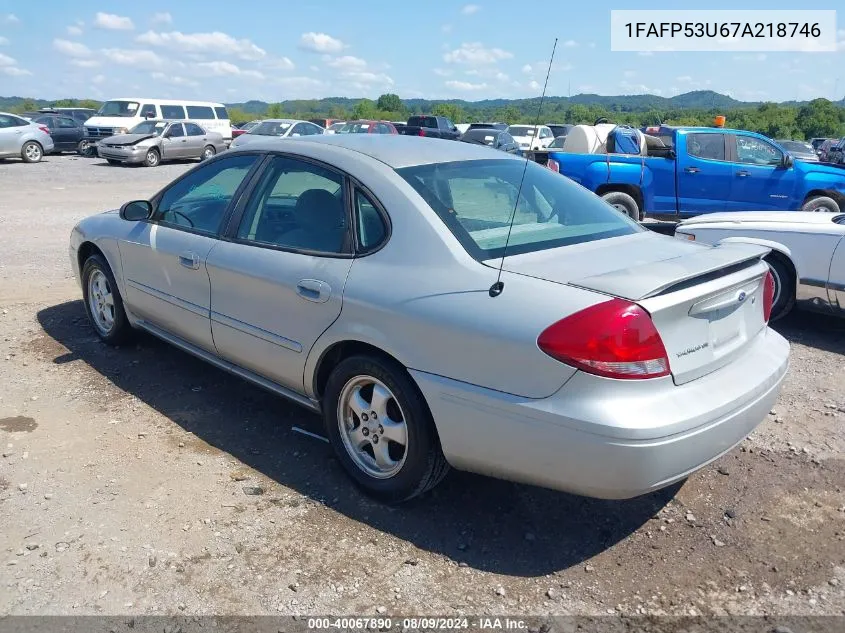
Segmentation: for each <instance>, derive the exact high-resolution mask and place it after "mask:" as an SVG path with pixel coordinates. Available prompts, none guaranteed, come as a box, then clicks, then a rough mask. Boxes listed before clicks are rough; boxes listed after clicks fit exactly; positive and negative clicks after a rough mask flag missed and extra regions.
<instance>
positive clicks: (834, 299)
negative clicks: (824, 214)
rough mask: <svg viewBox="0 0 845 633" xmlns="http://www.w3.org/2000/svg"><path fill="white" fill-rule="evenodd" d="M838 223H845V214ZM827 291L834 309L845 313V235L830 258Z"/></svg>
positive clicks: (838, 219) (841, 313) (844, 229)
mask: <svg viewBox="0 0 845 633" xmlns="http://www.w3.org/2000/svg"><path fill="white" fill-rule="evenodd" d="M837 224H841V225H845V216H842V217H840V218H837ZM843 231H845V228H843ZM827 293H828V298H829V299H830V305H831V306H832V307H833V309H834V311H837V312H839V314H840V315H845V236H843V237H842V238H840V240H839V244H837V245H836V248H835V249H834V251H833V258H832V259H831V260H830V272H829V273H828V280H827Z"/></svg>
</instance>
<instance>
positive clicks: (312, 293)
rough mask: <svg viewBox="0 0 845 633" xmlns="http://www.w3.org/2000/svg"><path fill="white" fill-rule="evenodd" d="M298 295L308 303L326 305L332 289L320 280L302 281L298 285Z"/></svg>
mask: <svg viewBox="0 0 845 633" xmlns="http://www.w3.org/2000/svg"><path fill="white" fill-rule="evenodd" d="M296 294H298V295H299V296H300V297H302V298H303V299H305V300H306V301H313V302H314V303H325V302H326V301H328V300H329V297H330V296H331V294H332V288H331V286H329V284H327V283H326V282H325V281H320V280H319V279H300V280H299V282H298V283H297V284H296Z"/></svg>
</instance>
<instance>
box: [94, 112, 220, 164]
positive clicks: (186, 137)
mask: <svg viewBox="0 0 845 633" xmlns="http://www.w3.org/2000/svg"><path fill="white" fill-rule="evenodd" d="M225 149H226V143H225V142H224V140H223V136H222V135H221V134H220V133H219V132H211V131H209V130H206V129H204V128H203V127H202V126H201V125H199V124H197V123H193V122H190V121H163V120H154V119H150V120H148V121H142V122H141V123H139V124H138V125H136V126H135V127H133V128H132V129H131V130H129V133H128V134H118V135H116V136H109V137H107V138H104V139H103V140H101V141H99V142H98V143H97V155H98V156H100V157H101V158H105V159H106V160H107V161H108V162H109V164H111V165H119V164H121V163H141V164H143V165H146V166H147V167H155V166H156V165H158V164H159V163H161V162H162V161H165V160H182V159H187V158H199V159H200V160H208V159H209V158H211V157H212V156H214V155H215V154H217V153H218V152H222V151H223V150H225Z"/></svg>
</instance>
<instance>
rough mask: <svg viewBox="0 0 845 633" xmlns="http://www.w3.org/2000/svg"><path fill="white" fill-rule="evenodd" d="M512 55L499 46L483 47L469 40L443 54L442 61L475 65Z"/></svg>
mask: <svg viewBox="0 0 845 633" xmlns="http://www.w3.org/2000/svg"><path fill="white" fill-rule="evenodd" d="M512 57H513V53H509V52H508V51H505V50H502V49H501V48H485V47H484V46H483V45H482V44H480V43H478V42H471V43H463V44H461V46H460V48H456V49H455V50H453V51H450V52H448V53H446V54H445V55H443V61H445V62H447V63H449V64H467V65H469V66H477V65H481V64H495V63H496V62H498V61H501V60H503V59H510V58H512Z"/></svg>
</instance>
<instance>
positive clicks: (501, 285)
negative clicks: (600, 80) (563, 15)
mask: <svg viewBox="0 0 845 633" xmlns="http://www.w3.org/2000/svg"><path fill="white" fill-rule="evenodd" d="M555 50H557V38H555V43H554V45H553V46H552V56H551V58H550V59H549V70H548V71H547V72H546V83H544V84H543V93H542V94H541V95H540V105H539V106H538V107H537V122H536V123H535V124H534V133H535V134H536V133H537V128H538V127H540V115H541V114H542V112H543V100H544V99H545V98H546V88H547V87H548V85H549V75H551V74H552V64H553V63H554V61H555ZM526 171H528V159H527V158H526V159H525V164H524V165H523V166H522V178H520V179H519V189H517V190H516V201H515V202H514V204H513V212H512V213H511V221H510V225H509V226H508V236H507V237H506V238H505V248H504V250H503V251H502V261H501V262H499V274H498V275H497V276H496V283H494V284H493V285H492V286H490V290H489V291H488V292H489V293H490V296H491V297H498V296H499V295H500V294H502V290H504V289H505V282H503V281H502V269H503V268H504V267H505V256H506V255H507V253H508V243H509V242H510V241H511V231H512V230H513V223H514V220H516V210H517V209H518V208H519V197H520V196H521V195H522V185H523V183H524V182H525V172H526Z"/></svg>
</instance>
